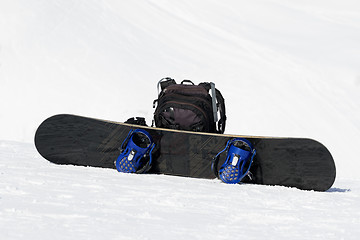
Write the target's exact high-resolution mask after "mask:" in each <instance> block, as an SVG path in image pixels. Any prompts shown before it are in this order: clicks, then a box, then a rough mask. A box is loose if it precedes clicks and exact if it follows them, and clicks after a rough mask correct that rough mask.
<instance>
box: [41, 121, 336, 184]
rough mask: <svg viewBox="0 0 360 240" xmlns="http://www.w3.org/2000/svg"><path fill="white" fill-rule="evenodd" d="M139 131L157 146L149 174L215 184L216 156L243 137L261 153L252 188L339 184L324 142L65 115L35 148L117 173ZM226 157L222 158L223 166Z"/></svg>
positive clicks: (48, 124) (47, 127)
mask: <svg viewBox="0 0 360 240" xmlns="http://www.w3.org/2000/svg"><path fill="white" fill-rule="evenodd" d="M135 129H143V130H145V131H147V132H148V133H149V134H150V135H151V136H152V138H153V141H154V143H155V144H156V145H157V151H156V154H154V156H153V161H152V167H151V169H150V170H149V172H148V173H149V174H165V175H175V176H182V177H192V178H205V179H214V178H215V174H214V172H213V170H212V168H211V165H212V162H213V158H214V156H216V155H217V153H219V152H220V151H221V150H223V149H224V147H225V145H226V143H227V141H228V140H230V139H233V138H238V137H241V138H245V139H247V140H248V141H250V142H251V144H252V145H253V147H254V148H255V149H256V155H255V157H254V159H253V163H252V165H251V168H250V172H251V178H246V180H245V181H246V182H247V183H253V184H263V185H280V186H287V187H295V188H299V189H303V190H315V191H326V190H328V189H329V188H330V187H331V186H332V184H333V182H334V181H335V175H336V169H335V163H334V160H333V158H332V156H331V154H330V152H329V151H328V150H327V148H326V147H325V146H324V145H322V144H321V143H319V142H317V141H315V140H312V139H307V138H281V137H256V136H240V135H227V134H212V133H199V132H188V131H180V130H171V129H160V128H154V127H147V126H140V125H132V124H127V123H119V122H113V121H106V120H100V119H94V118H88V117H82V116H76V115H69V114H60V115H55V116H52V117H50V118H48V119H46V120H45V121H44V122H42V123H41V124H40V126H39V127H38V129H37V131H36V134H35V146H36V148H37V150H38V152H39V153H40V154H41V155H42V156H43V157H44V158H45V159H47V160H49V161H50V162H53V163H55V164H71V165H78V166H91V167H101V168H112V169H114V170H115V169H116V167H115V164H114V161H115V160H116V159H117V157H118V156H119V154H120V150H119V149H120V147H121V145H122V143H123V141H124V140H125V139H126V138H127V136H128V134H129V132H130V130H135ZM223 155H224V154H223ZM225 155H226V154H225ZM225 158H226V156H221V157H220V160H219V164H221V163H222V162H224V161H225ZM119 174H120V173H119Z"/></svg>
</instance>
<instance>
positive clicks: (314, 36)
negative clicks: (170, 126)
mask: <svg viewBox="0 0 360 240" xmlns="http://www.w3.org/2000/svg"><path fill="white" fill-rule="evenodd" d="M168 76H169V77H173V78H175V79H176V80H178V81H181V80H183V79H191V80H193V81H194V82H196V83H200V82H204V81H208V82H215V83H216V86H217V88H218V89H220V90H221V92H222V93H223V95H224V98H225V101H226V106H227V116H228V122H227V129H226V133H234V134H245V135H267V136H289V137H309V138H314V139H316V140H318V141H320V142H322V143H323V144H324V145H326V146H327V147H328V149H329V150H330V152H331V153H332V155H333V157H334V159H335V163H336V167H337V180H336V182H335V184H334V185H333V187H332V188H331V189H330V190H329V191H328V192H323V193H322V192H313V191H301V190H298V189H293V188H286V187H271V186H255V185H226V184H222V183H221V182H220V181H218V180H201V179H188V178H179V177H171V176H154V175H129V174H120V173H117V172H116V171H114V170H110V169H98V168H85V167H74V166H58V165H54V164H51V163H49V162H47V161H46V160H45V159H43V158H42V157H41V156H39V154H38V153H37V152H36V150H35V148H34V144H33V137H34V133H35V131H36V128H37V126H38V125H39V124H40V123H41V122H42V121H43V120H44V119H45V118H47V117H49V116H51V115H54V114H58V113H72V114H77V115H84V116H89V117H96V118H103V119H109V120H115V121H124V120H126V119H127V118H129V117H132V116H144V117H146V119H147V122H148V123H151V119H152V113H153V109H152V101H153V100H154V99H155V98H156V95H157V91H156V83H157V81H158V80H160V79H161V78H162V77H168ZM0 123H1V124H0V235H1V239H230V238H246V239H359V237H360V229H359V227H360V177H359V174H358V172H359V171H360V148H359V146H358V145H359V138H360V2H359V1H356V0H343V1H330V0H304V1H286V0H253V1H245V0H224V1H213V0H207V1H205V0H183V1H164V0H147V1H145V0H137V1H118V0H96V1H95V0H86V1H85V0H78V1H76V0H66V1H60V0H58V1H56V0H1V1H0Z"/></svg>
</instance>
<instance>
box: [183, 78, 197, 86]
mask: <svg viewBox="0 0 360 240" xmlns="http://www.w3.org/2000/svg"><path fill="white" fill-rule="evenodd" d="M184 83H191V84H192V85H195V84H194V83H193V82H192V81H191V80H187V79H184V80H182V81H181V84H184Z"/></svg>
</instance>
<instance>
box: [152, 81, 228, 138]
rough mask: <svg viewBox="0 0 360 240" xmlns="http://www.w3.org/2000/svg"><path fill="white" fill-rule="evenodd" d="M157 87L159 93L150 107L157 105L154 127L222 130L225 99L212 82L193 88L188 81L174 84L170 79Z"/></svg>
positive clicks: (217, 131) (205, 130)
mask: <svg viewBox="0 0 360 240" xmlns="http://www.w3.org/2000/svg"><path fill="white" fill-rule="evenodd" d="M185 83H188V84H185ZM157 87H158V92H159V90H160V89H159V87H161V91H160V93H159V95H158V99H156V100H155V101H154V105H153V107H154V108H155V105H156V103H157V107H156V109H155V112H154V122H155V126H156V127H159V128H170V129H179V130H187V131H195V132H209V133H223V132H224V131H225V121H226V115H225V103H224V98H223V96H222V95H221V93H220V91H219V90H217V89H216V88H215V84H214V83H208V82H204V83H200V84H199V85H195V84H194V83H193V82H192V81H190V80H183V81H182V82H181V84H176V82H175V80H174V79H172V78H163V79H161V80H160V81H159V83H158V85H157ZM209 91H211V95H210V94H209ZM218 112H219V114H220V119H219V120H218Z"/></svg>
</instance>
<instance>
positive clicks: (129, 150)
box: [115, 129, 155, 173]
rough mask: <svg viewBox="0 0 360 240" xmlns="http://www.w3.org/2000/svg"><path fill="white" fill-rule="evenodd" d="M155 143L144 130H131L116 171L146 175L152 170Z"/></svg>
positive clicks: (118, 159) (123, 145)
mask: <svg viewBox="0 0 360 240" xmlns="http://www.w3.org/2000/svg"><path fill="white" fill-rule="evenodd" d="M154 147H155V143H154V141H153V139H152V137H151V135H150V134H149V133H148V132H147V131H145V130H143V129H135V130H130V132H129V134H128V136H127V137H126V139H125V140H124V141H123V143H122V145H121V148H120V155H119V157H118V158H117V159H116V161H115V166H116V169H117V170H118V171H119V172H124V173H145V172H147V171H148V170H149V169H150V168H151V163H152V151H153V150H154Z"/></svg>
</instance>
